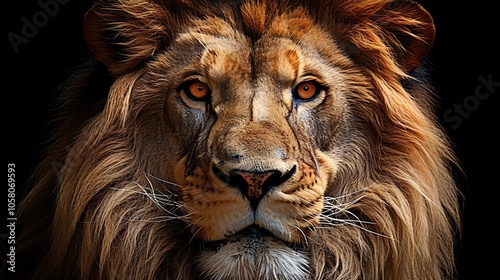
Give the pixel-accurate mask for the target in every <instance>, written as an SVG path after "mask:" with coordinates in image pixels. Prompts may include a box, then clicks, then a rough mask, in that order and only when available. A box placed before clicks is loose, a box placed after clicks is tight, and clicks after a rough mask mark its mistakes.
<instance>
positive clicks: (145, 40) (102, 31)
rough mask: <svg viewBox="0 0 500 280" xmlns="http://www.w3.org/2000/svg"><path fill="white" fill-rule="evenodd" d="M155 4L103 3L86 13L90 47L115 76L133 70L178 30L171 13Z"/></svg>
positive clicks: (107, 0)
mask: <svg viewBox="0 0 500 280" xmlns="http://www.w3.org/2000/svg"><path fill="white" fill-rule="evenodd" d="M154 2H155V1H148V0H143V1H115V0H101V1H98V2H97V3H96V4H94V5H93V6H92V7H91V8H90V9H89V11H88V12H87V13H86V15H85V18H84V22H83V36H84V39H85V42H86V44H87V47H88V49H89V51H90V53H91V54H92V55H93V57H94V59H95V60H97V61H99V62H101V63H103V64H104V65H105V66H106V67H107V68H108V71H109V72H110V74H111V75H112V76H114V77H117V76H120V75H122V74H124V73H125V72H128V71H131V70H133V69H134V68H135V67H136V66H137V65H138V64H140V63H141V62H143V61H145V60H146V59H148V58H149V57H151V56H152V55H153V54H155V53H156V52H157V51H158V49H160V48H161V47H162V46H164V44H165V42H166V41H168V40H169V39H170V37H171V34H172V28H175V24H173V23H172V22H173V19H172V14H171V13H169V12H168V9H167V7H165V6H160V5H159V4H156V3H154ZM174 2H176V1H172V3H174Z"/></svg>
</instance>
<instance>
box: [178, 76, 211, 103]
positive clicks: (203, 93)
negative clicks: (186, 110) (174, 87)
mask: <svg viewBox="0 0 500 280" xmlns="http://www.w3.org/2000/svg"><path fill="white" fill-rule="evenodd" d="M184 91H185V92H186V94H187V95H188V96H189V98H191V99H193V100H194V101H203V100H206V99H207V98H208V96H209V95H210V88H209V87H208V85H207V84H205V83H204V82H200V81H197V80H195V81H190V82H188V83H187V84H186V85H185V87H184Z"/></svg>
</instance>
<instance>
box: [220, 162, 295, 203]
mask: <svg viewBox="0 0 500 280" xmlns="http://www.w3.org/2000/svg"><path fill="white" fill-rule="evenodd" d="M214 172H217V173H219V176H218V177H219V178H221V175H220V173H222V172H221V171H220V170H217V168H215V170H214ZM294 173H295V166H294V167H293V168H292V169H291V170H290V171H288V172H286V173H285V174H283V173H282V172H280V171H278V170H270V171H264V172H249V171H244V170H231V171H230V172H229V176H226V175H222V177H223V178H221V179H224V180H225V181H226V182H228V183H229V185H230V186H232V187H234V188H237V189H239V190H240V192H241V193H242V194H243V195H244V196H246V197H247V198H248V200H249V201H250V205H251V206H252V208H253V209H256V208H257V205H258V204H259V202H260V200H261V199H262V198H263V197H264V196H265V195H266V194H267V193H268V192H269V191H270V190H271V189H273V188H274V187H276V186H279V185H281V184H283V183H284V182H286V181H287V180H288V179H289V178H290V177H292V175H293V174H294Z"/></svg>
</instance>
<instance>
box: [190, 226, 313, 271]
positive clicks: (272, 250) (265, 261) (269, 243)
mask: <svg viewBox="0 0 500 280" xmlns="http://www.w3.org/2000/svg"><path fill="white" fill-rule="evenodd" d="M299 247H300V246H299V245H297V244H290V243H289V242H286V241H283V240H282V239H280V238H278V237H276V236H275V235H273V234H272V233H271V232H269V231H268V230H266V229H263V228H260V227H258V226H256V225H252V226H249V227H246V228H244V229H243V230H241V231H239V232H237V233H236V234H234V235H231V236H229V237H228V238H225V239H223V240H220V241H210V242H206V243H205V244H204V248H203V249H202V250H201V251H200V252H199V254H198V256H197V264H198V270H199V273H200V276H201V277H200V278H201V279H266V280H267V279H278V278H279V279H305V278H307V277H306V275H307V273H308V270H309V257H308V253H307V250H306V249H305V248H299Z"/></svg>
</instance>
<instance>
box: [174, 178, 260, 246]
mask: <svg viewBox="0 0 500 280" xmlns="http://www.w3.org/2000/svg"><path fill="white" fill-rule="evenodd" d="M185 182H186V184H185V186H184V188H183V204H184V208H185V210H186V212H187V215H188V217H189V220H190V222H191V223H190V227H191V232H192V233H193V235H194V236H196V237H197V238H200V239H203V240H205V241H216V240H222V239H224V238H226V237H227V236H230V235H232V234H235V233H236V232H238V231H239V230H241V229H243V228H245V227H247V226H249V225H251V224H252V223H253V214H252V212H251V211H250V210H249V209H250V203H249V201H248V200H245V199H244V198H243V196H242V195H241V194H240V193H239V192H238V191H237V190H236V189H232V188H227V187H226V188H224V187H220V186H217V185H215V184H211V183H210V182H209V181H208V180H206V177H205V176H204V175H203V173H201V172H200V170H195V172H194V174H193V175H191V176H188V177H187V178H186V180H185Z"/></svg>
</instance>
